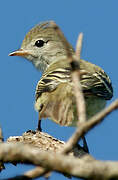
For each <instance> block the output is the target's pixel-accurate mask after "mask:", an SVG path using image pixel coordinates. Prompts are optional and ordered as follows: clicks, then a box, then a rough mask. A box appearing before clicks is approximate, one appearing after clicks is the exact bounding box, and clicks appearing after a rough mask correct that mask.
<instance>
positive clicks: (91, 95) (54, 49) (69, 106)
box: [9, 21, 113, 129]
mask: <svg viewBox="0 0 118 180" xmlns="http://www.w3.org/2000/svg"><path fill="white" fill-rule="evenodd" d="M68 49H69V51H70V53H71V54H72V56H74V54H75V52H74V49H73V47H72V46H71V44H70V43H69V42H68ZM9 55H10V56H21V57H24V58H26V59H28V60H29V61H30V62H32V63H33V65H34V66H35V67H36V69H37V70H39V71H41V72H42V77H41V79H40V80H39V82H38V84H37V87H36V94H35V109H36V110H37V111H38V112H39V123H38V129H41V124H40V122H41V119H42V118H49V119H51V120H52V121H54V122H56V123H57V124H60V125H62V126H76V125H77V111H76V101H75V96H74V92H73V82H72V80H71V67H70V64H69V61H68V60H67V49H66V48H65V44H64V42H63V39H61V38H60V37H59V35H58V34H57V32H56V31H55V30H54V28H53V27H52V26H51V25H50V21H48V22H43V23H41V24H39V25H36V26H35V27H34V28H32V29H31V30H30V31H29V32H28V33H27V34H26V36H25V38H24V40H23V42H22V45H21V48H20V49H18V50H16V51H14V52H12V53H10V54H9ZM79 63H80V72H86V73H83V74H82V75H81V80H80V82H81V86H82V91H83V94H84V99H85V104H86V116H87V120H88V119H90V117H92V116H93V115H95V114H96V113H98V112H100V111H101V110H102V109H103V108H104V107H105V105H106V101H107V100H110V99H111V98H112V96H113V88H112V83H111V80H110V78H109V76H108V75H107V74H106V73H105V72H104V70H103V69H102V68H101V67H99V66H97V65H95V64H92V63H90V62H88V61H86V60H83V59H80V62H79Z"/></svg>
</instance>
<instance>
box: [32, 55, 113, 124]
mask: <svg viewBox="0 0 118 180" xmlns="http://www.w3.org/2000/svg"><path fill="white" fill-rule="evenodd" d="M80 71H81V72H82V71H84V73H85V74H83V75H82V76H81V85H82V89H83V93H84V97H85V103H86V113H87V119H89V118H90V117H91V116H93V115H94V114H96V113H97V112H99V111H100V110H102V109H103V108H104V107H105V104H106V100H108V99H110V98H111V97H112V93H113V91H112V86H111V81H110V79H109V77H108V76H107V75H106V73H105V72H104V71H103V70H102V69H101V68H100V67H98V66H96V65H94V64H91V63H89V62H87V61H84V60H80ZM35 108H36V110H37V111H39V119H41V118H47V117H48V118H50V119H51V120H53V121H55V122H56V123H58V124H60V125H63V126H76V122H77V112H76V101H75V96H74V91H73V85H72V81H71V68H70V65H69V61H68V59H66V58H65V59H60V61H59V60H57V61H55V62H53V63H52V64H50V66H49V67H48V69H47V70H46V71H45V73H44V74H43V76H42V78H41V80H40V81H39V82H38V84H37V88H36V103H35Z"/></svg>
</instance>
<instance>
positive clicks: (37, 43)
mask: <svg viewBox="0 0 118 180" xmlns="http://www.w3.org/2000/svg"><path fill="white" fill-rule="evenodd" d="M44 43H45V42H44V41H43V40H38V41H36V42H35V46H37V47H42V46H43V45H44Z"/></svg>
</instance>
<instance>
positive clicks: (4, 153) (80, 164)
mask: <svg viewBox="0 0 118 180" xmlns="http://www.w3.org/2000/svg"><path fill="white" fill-rule="evenodd" d="M21 159H22V160H23V162H25V163H28V164H29V163H30V164H35V165H40V166H42V167H44V168H46V169H48V170H54V171H58V172H61V173H67V174H69V175H73V176H75V177H81V178H86V179H90V178H91V179H100V180H103V179H110V178H112V177H114V178H118V162H112V161H107V162H103V161H97V160H94V159H88V158H86V157H85V158H84V157H83V158H82V159H77V158H75V157H73V156H66V155H62V154H60V153H54V152H53V153H52V152H47V151H39V150H38V148H34V147H31V146H28V145H24V144H21V143H16V144H14V143H13V144H12V143H1V144H0V160H3V161H4V162H14V161H16V162H21ZM93 172H94V173H93ZM101 172H102V173H101Z"/></svg>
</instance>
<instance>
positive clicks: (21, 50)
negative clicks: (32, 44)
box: [9, 49, 29, 57]
mask: <svg viewBox="0 0 118 180" xmlns="http://www.w3.org/2000/svg"><path fill="white" fill-rule="evenodd" d="M27 55H29V52H28V51H25V50H23V49H18V50H16V51H14V52H12V53H10V54H9V56H23V57H24V56H27Z"/></svg>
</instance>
